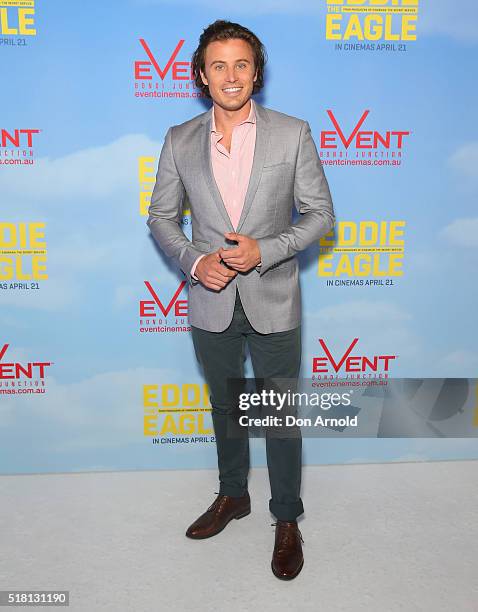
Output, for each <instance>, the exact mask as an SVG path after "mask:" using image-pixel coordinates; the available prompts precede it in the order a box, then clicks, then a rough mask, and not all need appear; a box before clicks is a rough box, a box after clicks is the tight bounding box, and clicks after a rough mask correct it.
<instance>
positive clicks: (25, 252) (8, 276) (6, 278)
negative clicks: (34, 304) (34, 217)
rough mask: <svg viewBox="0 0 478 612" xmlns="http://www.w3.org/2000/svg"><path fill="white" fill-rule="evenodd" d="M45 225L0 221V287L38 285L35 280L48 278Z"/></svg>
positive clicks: (13, 287) (16, 287)
mask: <svg viewBox="0 0 478 612" xmlns="http://www.w3.org/2000/svg"><path fill="white" fill-rule="evenodd" d="M45 227H46V223H39V222H29V223H24V222H20V223H10V222H0V289H15V290H27V291H28V290H31V289H39V288H40V283H39V282H38V281H43V280H47V279H48V274H47V245H46V240H45ZM27 281H30V282H27Z"/></svg>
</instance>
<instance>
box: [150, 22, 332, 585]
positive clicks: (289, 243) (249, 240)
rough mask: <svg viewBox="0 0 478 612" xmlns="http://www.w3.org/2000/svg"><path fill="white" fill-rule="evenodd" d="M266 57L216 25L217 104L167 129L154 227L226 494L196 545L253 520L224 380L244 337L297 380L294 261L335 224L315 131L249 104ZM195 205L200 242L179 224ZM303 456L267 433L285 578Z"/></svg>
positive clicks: (296, 547) (199, 60)
mask: <svg viewBox="0 0 478 612" xmlns="http://www.w3.org/2000/svg"><path fill="white" fill-rule="evenodd" d="M265 58H266V55H265V49H264V47H263V45H262V43H261V42H260V41H259V39H258V38H257V36H255V34H253V33H252V32H251V31H250V30H248V29H247V28H244V27H243V26H240V25H239V24H235V23H231V22H226V21H216V22H215V23H213V24H211V25H210V26H209V27H207V28H206V29H205V30H204V32H203V34H202V35H201V37H200V40H199V46H198V48H197V50H196V51H195V53H194V55H193V60H192V68H193V73H194V76H195V82H196V84H197V85H198V87H200V88H201V89H202V90H203V91H204V92H205V94H206V95H207V96H208V97H210V98H212V102H213V105H212V108H211V109H210V110H209V111H207V112H205V113H202V114H200V115H198V116H197V117H194V118H193V119H191V120H189V121H186V122H185V123H182V124H181V125H177V126H173V127H172V128H170V129H169V130H168V132H167V134H166V138H165V143H164V146H163V149H162V151H161V155H160V160H159V167H158V173H157V179H156V184H155V187H154V190H153V194H152V197H151V205H150V208H149V218H148V221H147V223H148V226H149V227H150V229H151V232H152V234H153V236H154V238H155V240H156V241H157V242H158V244H159V246H160V247H161V249H162V250H163V251H164V253H165V254H166V255H168V256H170V257H173V258H174V259H176V260H177V262H178V263H179V265H180V267H181V269H182V270H183V272H184V273H185V275H186V276H187V278H188V281H189V321H190V324H191V328H192V338H193V344H194V348H195V352H196V355H197V358H198V360H199V362H200V364H201V365H202V367H203V371H204V375H205V378H206V381H207V383H208V385H209V389H210V394H211V395H210V398H211V407H212V419H213V425H214V430H215V435H216V445H217V455H218V468H219V481H220V487H219V495H218V497H217V498H216V499H215V500H214V502H213V503H212V504H211V506H210V507H209V508H208V509H207V510H206V512H204V514H202V515H201V516H200V517H199V518H198V519H197V520H196V521H195V522H194V523H193V524H192V525H191V526H190V527H189V528H188V530H187V532H186V535H187V536H188V537H190V538H194V539H201V538H207V537H211V536H214V535H216V534H217V533H219V532H220V531H221V530H222V529H223V528H224V527H225V526H226V525H227V524H228V522H229V521H231V520H232V519H233V518H236V519H239V518H242V517H244V516H246V515H247V514H249V513H250V499H249V494H248V492H247V474H248V469H249V439H248V431H247V429H245V428H241V433H240V434H239V435H235V436H231V435H228V432H229V431H230V429H228V427H229V425H230V422H231V419H232V418H233V414H234V413H235V411H236V408H237V407H236V406H234V405H233V403H232V402H231V399H230V394H229V393H228V380H230V379H234V378H240V377H242V376H243V363H244V350H245V342H246V341H247V344H248V347H249V351H250V355H251V361H252V365H253V368H254V374H255V377H256V378H269V377H282V378H292V379H294V378H297V377H298V375H299V368H300V358H301V336H300V319H301V302H300V288H299V277H298V264H297V260H296V258H295V255H296V253H297V252H299V251H301V250H303V249H305V248H307V247H308V246H309V245H311V244H313V243H316V242H317V241H318V240H319V238H320V237H321V236H323V235H324V234H326V233H327V232H329V231H330V229H331V228H332V227H333V226H334V222H335V217H334V211H333V205H332V201H331V197H330V192H329V188H328V184H327V181H326V178H325V175H324V172H323V169H322V165H321V162H320V159H319V157H318V155H317V150H316V147H315V145H314V142H313V140H312V137H311V133H310V127H309V124H308V123H307V122H306V121H302V120H300V119H296V118H295V117H290V116H288V115H285V114H282V113H279V112H276V111H273V110H270V109H266V108H264V107H262V106H261V105H259V104H257V103H255V102H254V101H253V100H252V98H251V95H252V94H254V93H256V92H258V91H260V89H261V88H262V86H263V78H264V64H265V61H266V59H265ZM186 197H187V199H188V201H189V206H190V209H191V220H192V241H190V240H188V239H187V238H186V236H185V235H184V233H183V232H182V230H181V227H180V220H181V211H182V207H183V205H184V202H185V200H186ZM293 204H295V206H296V208H297V210H298V211H299V213H300V218H299V219H298V220H297V222H295V223H292V206H293ZM301 452H302V440H301V437H300V435H299V436H295V437H284V438H281V437H280V436H279V437H278V436H275V437H271V436H267V435H266V453H267V464H268V470H269V480H270V486H271V499H270V501H269V508H270V511H271V512H272V513H273V514H274V515H275V517H276V518H277V523H276V532H275V545H274V553H273V557H272V571H273V573H274V574H275V575H276V576H277V577H278V578H281V579H286V580H287V579H292V578H294V577H295V576H297V574H298V573H299V572H300V570H301V569H302V566H303V553H302V546H301V540H302V537H301V534H300V531H299V529H298V526H297V517H298V516H300V515H301V514H302V513H303V511H304V509H303V504H302V500H301V498H300V482H301Z"/></svg>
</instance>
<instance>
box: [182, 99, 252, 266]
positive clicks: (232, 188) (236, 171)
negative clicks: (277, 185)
mask: <svg viewBox="0 0 478 612" xmlns="http://www.w3.org/2000/svg"><path fill="white" fill-rule="evenodd" d="M223 136H224V134H223V133H222V132H218V131H217V130H216V120H215V117H214V107H213V109H212V121H211V163H212V169H213V174H214V179H215V181H216V184H217V187H218V189H219V193H220V194H221V197H222V200H223V202H224V206H225V207H226V210H227V214H228V215H229V218H230V219H231V223H232V226H233V228H234V229H236V228H237V224H238V223H239V219H240V217H241V213H242V209H243V207H244V201H245V198H246V192H247V187H248V185H249V178H250V176H251V170H252V162H253V159H254V148H255V144H256V112H255V108H254V100H252V98H251V110H250V112H249V116H248V117H247V119H244V121H241V123H238V124H237V125H235V126H234V127H233V129H232V139H231V151H230V152H229V151H228V150H227V149H226V147H224V145H222V144H221V142H220V140H221V139H222V137H223ZM202 257H204V255H200V256H199V257H198V258H197V259H196V261H195V262H194V265H193V267H192V269H191V276H192V277H193V278H196V276H195V275H194V271H195V270H196V266H197V264H198V262H199V260H200V259H201V258H202Z"/></svg>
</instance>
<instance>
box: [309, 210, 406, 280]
mask: <svg viewBox="0 0 478 612" xmlns="http://www.w3.org/2000/svg"><path fill="white" fill-rule="evenodd" d="M404 228H405V221H358V222H356V221H339V222H338V223H336V224H335V228H334V229H332V230H331V231H330V232H329V233H328V234H325V235H324V236H322V238H321V239H320V242H319V243H320V255H319V264H318V270H317V274H318V276H322V277H325V278H326V279H327V282H326V284H327V285H328V286H338V285H340V286H344V285H345V286H350V287H352V286H367V285H368V286H377V285H379V286H384V285H393V284H394V282H393V277H398V276H403V253H404V245H405V240H404V237H403V235H404V233H405V229H404ZM333 277H336V278H335V279H333ZM343 277H345V278H343ZM354 277H359V278H354ZM387 277H388V278H387Z"/></svg>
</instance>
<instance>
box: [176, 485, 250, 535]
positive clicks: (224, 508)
mask: <svg viewBox="0 0 478 612" xmlns="http://www.w3.org/2000/svg"><path fill="white" fill-rule="evenodd" d="M250 512H251V500H250V498H249V493H246V494H245V495H243V496H242V497H231V496H229V495H218V496H217V497H216V499H215V500H214V502H213V503H212V504H211V505H210V506H209V508H208V509H207V510H206V512H205V513H204V514H201V516H200V517H199V518H198V519H197V520H196V521H194V523H193V524H192V525H190V527H188V530H187V531H186V535H187V537H188V538H193V539H194V540H202V539H203V538H210V537H211V536H214V535H216V534H217V533H219V532H220V531H222V530H223V529H224V527H225V526H226V525H227V524H228V523H229V521H231V520H232V519H233V518H234V519H240V518H242V517H243V516H247V515H248V514H250Z"/></svg>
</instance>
